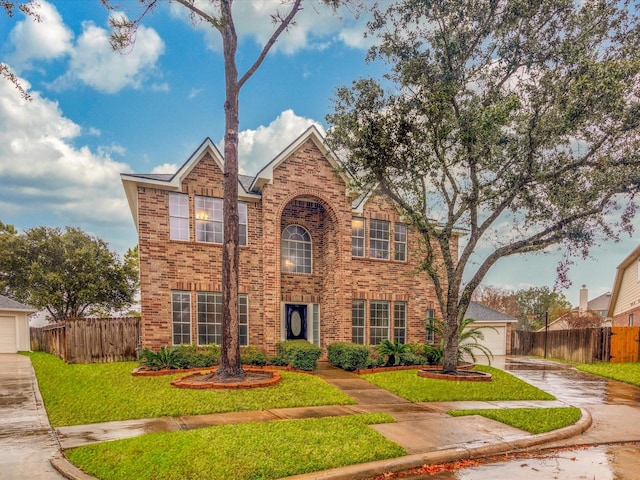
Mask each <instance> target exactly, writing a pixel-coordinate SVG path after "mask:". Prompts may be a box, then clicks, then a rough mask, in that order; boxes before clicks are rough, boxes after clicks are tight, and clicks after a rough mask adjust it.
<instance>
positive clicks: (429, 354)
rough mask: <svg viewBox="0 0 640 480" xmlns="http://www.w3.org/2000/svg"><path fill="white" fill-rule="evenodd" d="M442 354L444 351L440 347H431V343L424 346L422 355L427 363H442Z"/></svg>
mask: <svg viewBox="0 0 640 480" xmlns="http://www.w3.org/2000/svg"><path fill="white" fill-rule="evenodd" d="M443 355H444V352H443V351H442V349H441V348H437V347H433V346H431V345H425V346H424V356H425V358H426V359H427V363H428V364H429V365H440V363H442V356H443Z"/></svg>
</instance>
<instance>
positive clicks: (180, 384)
mask: <svg viewBox="0 0 640 480" xmlns="http://www.w3.org/2000/svg"><path fill="white" fill-rule="evenodd" d="M215 370H216V369H215V368H214V369H210V370H208V371H198V372H195V373H191V374H189V375H185V376H184V377H180V378H177V379H175V380H174V381H173V382H171V385H173V386H174V387H177V388H191V389H196V390H205V389H218V390H238V389H246V388H261V387H271V386H273V385H276V384H278V383H280V382H281V381H282V375H280V372H278V371H277V370H272V371H267V370H264V369H256V368H248V367H243V370H244V372H245V376H244V378H243V379H242V380H237V379H232V378H231V379H219V378H217V377H215V376H213V377H212V376H211V373H212V372H215Z"/></svg>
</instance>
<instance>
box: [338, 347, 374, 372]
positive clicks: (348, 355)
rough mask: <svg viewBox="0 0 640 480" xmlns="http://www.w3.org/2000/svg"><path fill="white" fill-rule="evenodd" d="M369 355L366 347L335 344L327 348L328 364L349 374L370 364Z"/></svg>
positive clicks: (369, 350) (369, 351)
mask: <svg viewBox="0 0 640 480" xmlns="http://www.w3.org/2000/svg"><path fill="white" fill-rule="evenodd" d="M370 355H371V349H370V348H369V347H368V346H367V345H358V344H355V343H349V342H337V343H332V344H330V345H329V346H328V347H327V357H328V360H329V363H330V364H331V365H333V366H335V367H338V368H342V369H343V370H347V371H349V372H352V371H354V370H362V369H364V368H367V367H368V366H369V364H370V359H369V356H370ZM376 363H377V362H376Z"/></svg>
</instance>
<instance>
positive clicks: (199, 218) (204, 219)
mask: <svg viewBox="0 0 640 480" xmlns="http://www.w3.org/2000/svg"><path fill="white" fill-rule="evenodd" d="M222 218H223V217H222V199H221V198H213V197H201V196H199V195H196V241H197V242H207V243H220V244H221V243H222V235H223V233H222V229H223V224H222Z"/></svg>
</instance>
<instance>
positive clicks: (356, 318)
mask: <svg viewBox="0 0 640 480" xmlns="http://www.w3.org/2000/svg"><path fill="white" fill-rule="evenodd" d="M365 312H366V303H365V301H364V300H353V301H352V302H351V341H352V342H353V343H359V344H361V345H362V344H364V341H365V325H366V318H365V317H366V315H365Z"/></svg>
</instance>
